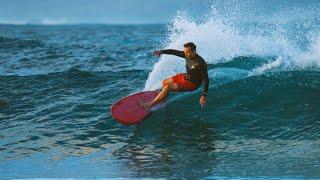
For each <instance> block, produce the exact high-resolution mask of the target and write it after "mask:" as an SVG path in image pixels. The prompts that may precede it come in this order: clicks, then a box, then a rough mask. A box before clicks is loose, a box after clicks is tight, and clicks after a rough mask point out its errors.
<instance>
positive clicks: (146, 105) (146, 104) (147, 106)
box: [138, 100, 151, 111]
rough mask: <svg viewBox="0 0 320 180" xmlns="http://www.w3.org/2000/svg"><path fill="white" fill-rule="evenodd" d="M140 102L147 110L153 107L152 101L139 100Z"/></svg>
mask: <svg viewBox="0 0 320 180" xmlns="http://www.w3.org/2000/svg"><path fill="white" fill-rule="evenodd" d="M138 104H139V105H140V106H141V107H143V108H144V109H145V110H147V111H149V110H150V108H151V105H150V103H147V102H143V101H141V100H138Z"/></svg>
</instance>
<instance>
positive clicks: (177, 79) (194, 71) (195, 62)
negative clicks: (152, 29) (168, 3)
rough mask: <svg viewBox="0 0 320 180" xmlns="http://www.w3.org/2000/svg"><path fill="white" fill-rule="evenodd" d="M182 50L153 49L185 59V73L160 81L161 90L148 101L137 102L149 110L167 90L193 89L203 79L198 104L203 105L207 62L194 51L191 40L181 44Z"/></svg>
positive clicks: (157, 52)
mask: <svg viewBox="0 0 320 180" xmlns="http://www.w3.org/2000/svg"><path fill="white" fill-rule="evenodd" d="M183 47H184V48H183V51H178V50H174V49H165V50H161V51H154V52H153V54H154V55H156V56H158V57H159V56H160V55H161V54H171V55H175V56H178V57H181V58H184V59H185V60H186V70H187V73H181V74H177V75H175V76H172V77H170V78H167V79H164V80H163V81H162V89H161V92H160V93H159V94H158V95H157V96H156V97H155V98H154V99H153V100H152V101H150V102H143V101H138V104H139V105H140V106H142V107H143V108H145V109H147V110H149V109H150V108H151V107H152V106H153V105H155V104H156V103H159V102H161V101H162V100H163V99H164V98H165V97H166V96H167V94H168V93H169V92H173V91H179V92H183V91H194V90H196V89H198V87H199V86H200V85H201V84H202V82H203V81H204V90H203V92H202V95H201V97H200V100H199V102H200V105H201V107H203V106H204V105H205V103H206V96H207V93H208V88H209V78H208V70H207V63H206V62H205V60H204V59H203V58H202V57H201V56H199V55H198V54H197V52H196V45H195V44H194V43H192V42H189V43H186V44H184V45H183Z"/></svg>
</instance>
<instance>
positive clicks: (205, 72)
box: [200, 64, 209, 97]
mask: <svg viewBox="0 0 320 180" xmlns="http://www.w3.org/2000/svg"><path fill="white" fill-rule="evenodd" d="M200 72H201V76H202V79H203V81H204V88H203V93H202V96H205V97H206V96H207V93H208V89H209V77H208V70H207V65H206V64H204V65H203V68H202V69H201V71H200Z"/></svg>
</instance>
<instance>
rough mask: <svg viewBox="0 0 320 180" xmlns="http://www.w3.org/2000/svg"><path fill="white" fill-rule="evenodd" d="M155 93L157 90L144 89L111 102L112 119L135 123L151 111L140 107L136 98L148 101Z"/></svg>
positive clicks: (128, 123)
mask: <svg viewBox="0 0 320 180" xmlns="http://www.w3.org/2000/svg"><path fill="white" fill-rule="evenodd" d="M157 95H158V92H156V91H145V92H139V93H135V94H131V95H129V96H127V97H125V98H123V99H121V100H119V101H118V102H116V103H115V104H113V105H112V107H111V114H112V116H113V118H114V119H116V120H117V121H118V122H120V123H122V124H125V125H131V124H137V123H139V122H141V121H142V120H143V119H144V118H146V117H147V116H148V115H149V114H150V113H151V111H147V110H145V109H144V108H142V107H141V106H140V105H139V104H138V100H141V101H144V102H147V101H148V102H149V101H152V100H153V99H154V98H155V97H156V96H157Z"/></svg>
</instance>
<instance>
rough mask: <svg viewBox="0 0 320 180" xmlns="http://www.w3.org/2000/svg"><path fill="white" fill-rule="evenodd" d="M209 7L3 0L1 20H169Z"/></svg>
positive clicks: (151, 0) (158, 0)
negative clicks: (185, 12) (187, 12)
mask: <svg viewBox="0 0 320 180" xmlns="http://www.w3.org/2000/svg"><path fill="white" fill-rule="evenodd" d="M209 8H210V3H209V0H0V22H9V23H10V22H13V23H19V22H20V23H23V22H28V23H48V24H50V23H166V22H169V21H170V20H171V19H172V18H173V17H174V16H175V15H176V14H177V12H178V11H179V10H182V11H190V14H193V15H198V14H202V13H203V12H205V11H207V10H208V9H209Z"/></svg>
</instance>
